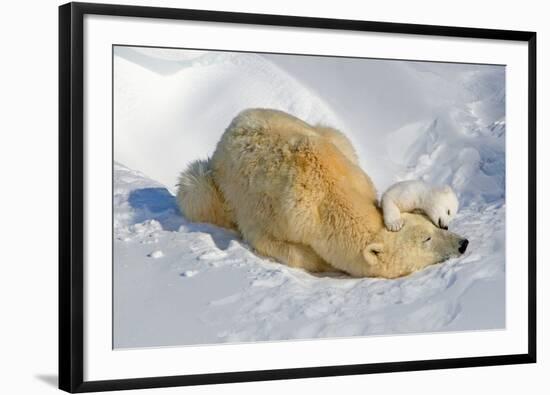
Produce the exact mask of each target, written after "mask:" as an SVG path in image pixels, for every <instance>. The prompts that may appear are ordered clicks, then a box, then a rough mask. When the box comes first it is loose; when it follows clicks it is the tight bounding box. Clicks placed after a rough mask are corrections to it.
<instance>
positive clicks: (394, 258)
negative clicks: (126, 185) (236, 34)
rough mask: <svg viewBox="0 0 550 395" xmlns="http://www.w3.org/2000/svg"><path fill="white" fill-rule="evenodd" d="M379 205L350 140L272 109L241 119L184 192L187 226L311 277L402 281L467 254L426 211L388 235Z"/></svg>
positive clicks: (197, 167)
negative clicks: (338, 274)
mask: <svg viewBox="0 0 550 395" xmlns="http://www.w3.org/2000/svg"><path fill="white" fill-rule="evenodd" d="M350 148H351V150H350ZM376 198H377V195H376V189H375V188H374V185H373V183H372V181H371V179H370V177H369V176H368V175H367V174H366V173H365V172H363V170H362V169H361V168H360V167H359V166H358V164H357V157H356V155H355V153H354V151H353V147H352V146H351V143H349V140H347V139H346V138H345V137H344V136H343V134H341V133H340V132H338V131H336V130H334V129H330V128H325V127H314V126H311V125H309V124H307V123H305V122H304V121H302V120H300V119H298V118H296V117H294V116H292V115H289V114H286V113H284V112H281V111H277V110H270V109H249V110H245V111H243V112H241V113H240V114H239V115H237V116H236V117H235V118H234V119H233V121H232V122H231V123H230V125H229V126H228V127H227V129H226V130H225V132H224V134H223V135H222V137H221V139H220V141H219V142H218V144H217V146H216V149H215V151H214V154H213V155H212V157H211V159H209V160H206V161H198V162H194V163H193V164H191V165H190V166H189V167H188V168H187V169H186V170H185V171H184V172H183V173H182V175H181V177H180V182H179V188H178V195H177V201H178V205H179V207H180V209H181V211H182V213H183V214H184V215H185V216H186V217H187V218H188V219H190V220H192V221H197V222H209V223H212V224H216V225H219V226H224V227H227V228H230V229H234V230H236V231H238V232H239V233H240V234H241V235H242V237H243V238H244V239H245V240H246V241H247V242H248V243H249V244H250V245H251V246H252V247H253V248H254V250H255V251H256V252H257V253H258V254H260V255H263V256H266V257H271V258H274V259H275V260H277V261H279V262H281V263H284V264H286V265H288V266H292V267H298V268H302V269H305V270H308V271H311V272H334V271H343V272H345V273H348V274H350V275H352V276H355V277H384V278H396V277H400V276H404V275H407V274H409V273H412V272H415V271H417V270H420V269H422V268H424V267H426V266H428V265H431V264H435V263H438V262H442V261H444V260H446V259H448V258H450V257H453V256H458V255H460V254H462V253H464V251H465V250H466V246H467V243H468V241H467V240H466V239H465V238H463V237H461V236H459V235H457V234H454V233H451V232H449V231H446V230H443V229H440V228H437V227H436V226H434V225H433V224H432V223H431V222H430V221H429V219H427V218H426V217H425V216H423V215H420V214H409V213H406V214H403V216H404V218H405V225H404V227H403V229H402V230H401V231H400V232H390V231H388V230H387V229H386V228H385V226H384V223H383V218H382V213H381V210H380V208H379V207H378V205H377V199H376Z"/></svg>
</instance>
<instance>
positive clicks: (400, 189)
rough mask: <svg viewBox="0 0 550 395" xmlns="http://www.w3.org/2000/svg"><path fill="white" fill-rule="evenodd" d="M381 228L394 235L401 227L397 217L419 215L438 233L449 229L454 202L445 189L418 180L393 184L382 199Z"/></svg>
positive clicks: (455, 204) (456, 201)
mask: <svg viewBox="0 0 550 395" xmlns="http://www.w3.org/2000/svg"><path fill="white" fill-rule="evenodd" d="M381 206H382V211H383V213H384V224H385V225H386V228H388V230H391V231H394V232H397V231H399V230H400V229H401V228H402V227H403V219H402V218H401V213H403V212H408V213H410V212H413V211H422V212H424V213H425V214H426V215H427V216H428V217H429V218H430V220H431V221H432V222H433V223H434V224H435V225H436V226H439V227H440V228H442V229H445V230H447V229H449V223H450V222H451V220H452V219H453V218H454V216H455V215H456V212H457V211H458V199H457V197H456V194H455V193H454V191H453V189H452V188H451V187H450V186H448V185H444V186H440V187H434V186H431V185H429V184H428V183H426V182H424V181H421V180H409V181H401V182H398V183H395V184H393V185H392V186H391V187H389V188H388V190H387V191H386V192H384V194H383V195H382V199H381Z"/></svg>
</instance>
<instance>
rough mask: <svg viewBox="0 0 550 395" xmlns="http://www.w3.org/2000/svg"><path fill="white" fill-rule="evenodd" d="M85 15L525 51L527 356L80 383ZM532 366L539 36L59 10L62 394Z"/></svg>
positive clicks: (84, 6) (179, 12)
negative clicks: (466, 41)
mask: <svg viewBox="0 0 550 395" xmlns="http://www.w3.org/2000/svg"><path fill="white" fill-rule="evenodd" d="M86 14H95V15H112V16H122V17H146V18H160V19H176V20H189V21H205V22H223V23H239V24H257V25H269V26H282V27H306V28H323V29H333V30H354V31H365V32H384V33H401V34H414V35H426V36H447V37H462V38H472V39H490V40H511V41H522V42H527V43H528V62H529V65H528V70H529V76H528V155H529V158H528V172H529V175H528V185H529V189H528V196H529V197H528V204H529V207H528V229H529V235H528V238H529V242H528V247H529V255H528V302H529V310H528V352H527V353H526V354H515V355H498V356H483V357H470V358H452V359H436V360H419V361H407V362H390V363H374V364H357V365H346V366H323V367H308V368H296V369H278V370H261V371H242V372H228V373H215V374H193V375H183V376H165V377H143V378H133V379H120V380H106V381H85V380H84V375H83V372H84V347H83V345H84V343H83V318H84V298H83V296H84V293H83V286H84V271H83V253H84V252H83V238H84V231H85V228H84V226H85V223H84V218H83V209H84V193H83V184H84V180H83V176H84V168H83V153H84V136H83V97H84V90H83V89H84V88H83V39H84V36H83V18H84V15H86ZM534 362H536V33H535V32H527V31H511V30H493V29H477V28H462V27H449V26H429V25H417V24H404V23H386V22H367V21H358V20H340V19H325V18H310V17H295V16H286V15H267V14H250V13H235V12H218V11H204V10H189V9H173V8H158V7H142V6H127V5H108V4H90V3H68V4H65V5H62V6H60V7H59V388H60V389H62V390H65V391H68V392H90V391H107V390H123V389H138V388H154V387H171V386H186V385H200V384H216V383H234V382H244V381H262V380H280V379H296V378H311V377H320V376H343V375H355V374H368V373H383V372H401V371H417V370H428V369H449V368H464V367H476V366H490V365H509V364H521V363H534Z"/></svg>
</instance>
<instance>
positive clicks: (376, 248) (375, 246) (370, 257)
mask: <svg viewBox="0 0 550 395" xmlns="http://www.w3.org/2000/svg"><path fill="white" fill-rule="evenodd" d="M382 251H384V245H383V244H382V243H371V244H369V245H368V246H367V247H365V249H364V250H363V257H364V258H365V260H366V261H367V263H368V264H369V265H376V264H378V254H380V253H381V252H382Z"/></svg>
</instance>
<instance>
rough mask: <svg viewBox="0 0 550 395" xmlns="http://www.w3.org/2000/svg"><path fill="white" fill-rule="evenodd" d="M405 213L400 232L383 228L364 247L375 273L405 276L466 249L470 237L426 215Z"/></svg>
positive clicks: (382, 275) (366, 256) (388, 275)
mask: <svg viewBox="0 0 550 395" xmlns="http://www.w3.org/2000/svg"><path fill="white" fill-rule="evenodd" d="M402 215H403V217H404V218H403V219H404V223H405V225H404V226H403V228H402V229H401V230H400V231H399V232H390V231H388V230H386V229H385V228H383V229H381V230H380V232H379V233H378V235H377V236H376V237H375V239H374V240H373V242H372V243H370V244H369V245H367V247H366V248H365V249H364V250H363V256H364V258H365V260H366V262H367V265H368V266H369V268H371V269H372V271H373V272H374V273H375V274H374V275H375V276H376V275H379V276H380V277H388V278H393V277H400V276H404V275H407V274H409V273H412V272H415V271H417V270H420V269H423V268H424V267H426V266H429V265H433V264H435V263H439V262H442V261H445V260H447V259H449V258H452V257H456V256H459V255H461V254H463V253H464V252H465V251H466V248H467V247H468V240H467V239H466V238H464V237H461V236H459V235H457V234H455V233H452V232H449V231H447V230H444V229H440V228H438V227H436V226H435V225H434V224H433V223H432V222H430V220H429V219H428V218H426V217H425V216H424V215H421V214H407V213H404V214H402ZM378 271H379V274H376V273H377V272H378Z"/></svg>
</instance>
